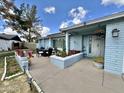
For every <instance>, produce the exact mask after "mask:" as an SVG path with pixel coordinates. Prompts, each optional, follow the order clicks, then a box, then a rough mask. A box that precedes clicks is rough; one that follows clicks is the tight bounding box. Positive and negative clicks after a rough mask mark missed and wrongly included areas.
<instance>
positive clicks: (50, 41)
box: [49, 38, 52, 47]
mask: <svg viewBox="0 0 124 93" xmlns="http://www.w3.org/2000/svg"><path fill="white" fill-rule="evenodd" d="M49 47H52V39H51V38H49Z"/></svg>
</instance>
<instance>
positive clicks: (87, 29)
mask: <svg viewBox="0 0 124 93" xmlns="http://www.w3.org/2000/svg"><path fill="white" fill-rule="evenodd" d="M61 31H62V33H65V46H66V52H68V51H69V50H80V51H82V52H84V53H85V54H86V55H87V56H88V57H94V56H103V57H104V69H105V71H108V72H112V73H117V74H122V73H124V12H120V13H116V14H112V15H110V16H105V17H101V18H98V19H95V20H91V21H87V22H84V23H83V24H79V25H75V26H72V27H67V28H63V29H61Z"/></svg>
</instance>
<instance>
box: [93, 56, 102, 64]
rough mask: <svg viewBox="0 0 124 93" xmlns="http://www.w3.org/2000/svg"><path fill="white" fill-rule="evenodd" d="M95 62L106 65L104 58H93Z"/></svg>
mask: <svg viewBox="0 0 124 93" xmlns="http://www.w3.org/2000/svg"><path fill="white" fill-rule="evenodd" d="M93 60H94V61H95V62H97V63H104V57H101V56H99V57H93Z"/></svg>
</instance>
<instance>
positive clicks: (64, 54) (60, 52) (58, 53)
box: [56, 51, 68, 57]
mask: <svg viewBox="0 0 124 93" xmlns="http://www.w3.org/2000/svg"><path fill="white" fill-rule="evenodd" d="M56 55H57V56H60V57H66V56H68V55H67V54H66V52H65V51H58V52H57V54H56Z"/></svg>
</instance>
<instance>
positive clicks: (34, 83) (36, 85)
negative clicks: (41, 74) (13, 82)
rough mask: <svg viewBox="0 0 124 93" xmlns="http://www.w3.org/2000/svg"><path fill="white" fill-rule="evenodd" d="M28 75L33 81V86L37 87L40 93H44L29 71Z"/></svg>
mask: <svg viewBox="0 0 124 93" xmlns="http://www.w3.org/2000/svg"><path fill="white" fill-rule="evenodd" d="M26 74H27V76H28V78H31V79H32V84H33V85H34V86H35V87H36V89H37V91H38V93H44V92H43V90H42V89H41V88H40V87H39V85H38V84H37V83H36V81H35V80H34V79H33V78H32V76H31V74H30V72H29V71H28V70H27V71H26Z"/></svg>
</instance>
